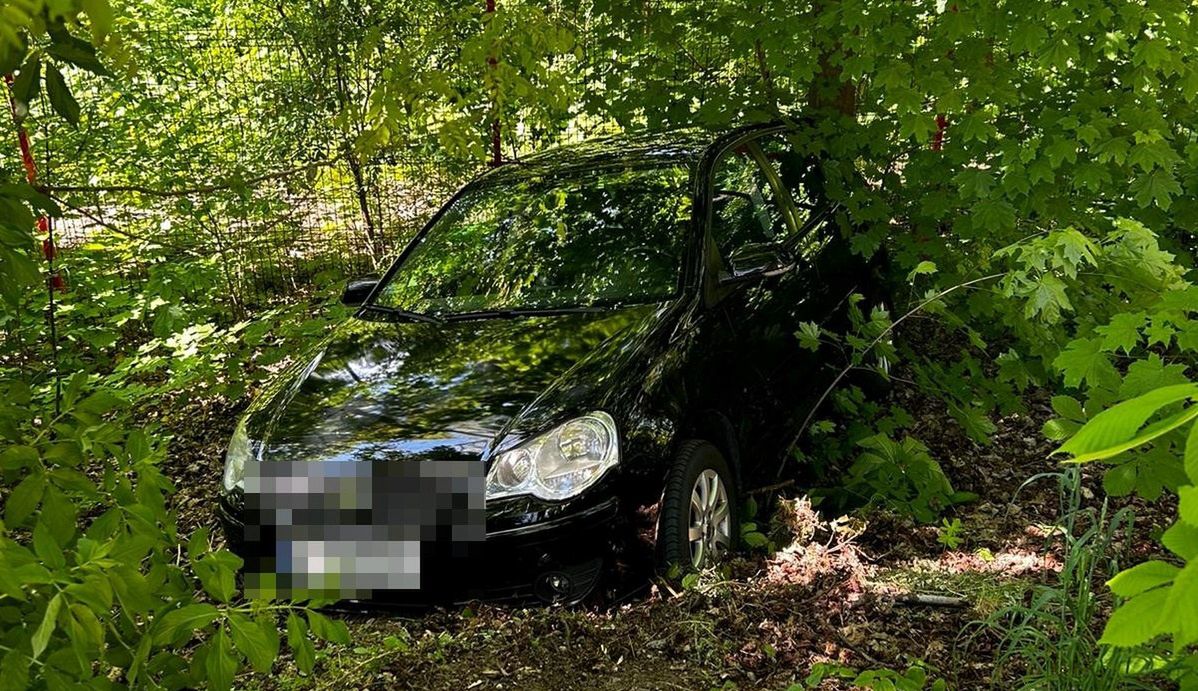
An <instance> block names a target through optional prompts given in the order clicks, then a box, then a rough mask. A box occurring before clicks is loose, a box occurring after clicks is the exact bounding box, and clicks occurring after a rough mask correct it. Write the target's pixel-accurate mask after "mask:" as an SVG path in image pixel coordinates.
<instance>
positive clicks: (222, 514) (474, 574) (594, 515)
mask: <svg viewBox="0 0 1198 691" xmlns="http://www.w3.org/2000/svg"><path fill="white" fill-rule="evenodd" d="M521 500H523V498H521ZM217 516H218V518H219V519H220V522H221V523H222V525H223V526H224V529H225V534H226V536H227V537H228V541H229V545H230V547H231V548H232V549H233V550H234V551H235V552H238V553H242V554H243V556H244V554H245V551H246V549H247V547H250V546H249V545H247V544H246V543H245V540H244V535H245V526H244V524H243V522H242V518H241V517H242V509H241V506H240V498H239V497H238V496H237V495H231V496H230V495H223V496H221V498H220V501H219V504H218V507H217ZM622 523H623V522H622V521H621V520H620V502H619V500H618V498H617V497H616V496H614V495H608V496H603V495H600V496H598V497H596V498H593V499H587V500H585V501H582V502H578V501H573V502H566V503H564V504H557V505H549V504H541V503H539V502H536V501H535V500H533V503H532V504H531V505H529V504H525V503H521V502H520V501H517V502H513V501H501V502H498V503H497V504H496V507H495V509H492V508H491V507H488V516H487V532H486V539H485V541H483V542H482V543H479V544H478V545H477V547H476V548H475V549H473V550H471V551H470V552H469V553H468V554H463V553H461V552H460V550H454V551H452V552H451V551H450V550H449V549H448V546H444V545H436V544H432V545H422V552H421V555H422V562H423V563H422V565H421V571H422V579H421V584H420V588H419V589H413V590H392V591H384V592H376V593H374V594H373V595H372V596H371V598H370V601H371V602H377V603H396V604H418V603H419V604H437V603H450V602H464V601H469V600H480V599H481V600H492V601H493V600H511V601H529V600H539V601H542V602H547V603H563V604H570V603H575V602H578V601H581V600H583V599H584V598H586V597H587V596H588V595H590V594H591V593H592V592H594V591H595V589H596V588H597V587H598V586H599V584H600V581H601V580H602V576H603V574H604V571H605V567H606V565H607V563H608V561H609V559H610V557H611V556H612V554H613V551H614V550H615V549H616V548H617V543H618V542H619V541H620V540H621V539H622V538H621V535H622V531H621V530H620V526H621V525H622ZM442 548H444V549H442ZM426 565H427V567H428V568H427V576H426V569H425V566H426Z"/></svg>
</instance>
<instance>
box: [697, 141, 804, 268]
mask: <svg viewBox="0 0 1198 691" xmlns="http://www.w3.org/2000/svg"><path fill="white" fill-rule="evenodd" d="M755 154H760V150H759V149H756V144H754V143H751V142H750V143H747V144H741V145H739V146H736V147H734V148H732V149H730V150H729V151H728V152H727V153H725V154H724V156H723V157H722V158H721V159H720V160H719V162H717V163H716V168H715V175H714V176H713V182H712V209H711V235H712V239H713V240H715V244H716V247H717V248H719V251H720V255H721V256H722V257H723V258H724V260H725V261H726V262H728V263H729V264H731V265H732V268H734V269H735V268H736V259H735V258H736V255H737V254H738V253H739V252H741V251H744V250H746V249H751V248H753V247H761V246H768V245H775V244H777V243H780V242H782V241H783V240H785V239H786V236H787V235H789V234H790V228H789V227H788V226H787V219H786V215H785V213H784V211H783V208H782V205H781V204H780V203H779V200H778V198H777V195H776V194H775V192H774V188H773V187H772V186H771V185H770V182H769V179H768V178H767V177H766V176H765V174H764V173H763V172H762V170H761V167H760V166H759V165H758V164H757V160H756V158H755Z"/></svg>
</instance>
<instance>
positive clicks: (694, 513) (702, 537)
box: [687, 468, 732, 568]
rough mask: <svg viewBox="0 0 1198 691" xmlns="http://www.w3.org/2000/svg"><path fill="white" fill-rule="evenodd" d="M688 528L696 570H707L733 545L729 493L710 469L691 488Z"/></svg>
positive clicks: (700, 475) (693, 563) (701, 474)
mask: <svg viewBox="0 0 1198 691" xmlns="http://www.w3.org/2000/svg"><path fill="white" fill-rule="evenodd" d="M689 526H690V527H689V529H688V530H687V539H688V540H689V541H690V546H691V564H692V565H694V566H695V567H696V568H701V567H703V566H707V565H708V564H709V563H710V562H711V561H712V560H714V559H719V558H720V557H722V556H724V554H726V553H727V552H728V548H729V547H730V546H731V544H732V516H731V512H730V504H729V502H728V490H727V488H726V487H725V486H724V481H723V480H722V479H721V478H720V474H719V473H717V472H716V471H715V470H712V469H711V468H708V469H706V470H704V471H703V472H702V473H700V474H699V477H697V478H695V485H694V487H692V488H691V502H690V521H689Z"/></svg>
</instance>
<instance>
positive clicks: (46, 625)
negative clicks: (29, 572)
mask: <svg viewBox="0 0 1198 691" xmlns="http://www.w3.org/2000/svg"><path fill="white" fill-rule="evenodd" d="M60 609H62V593H57V594H56V595H55V596H54V597H52V598H50V603H49V604H48V605H46V612H45V614H43V615H42V623H41V624H39V625H38V627H37V631H34V632H33V638H32V639H30V642H29V643H30V645H31V646H32V647H33V659H35V660H36V659H37V658H38V656H39V655H41V654H42V652H43V651H45V650H46V646H47V645H48V644H49V643H50V636H52V635H53V634H54V627H55V625H56V623H57V621H58V610H60Z"/></svg>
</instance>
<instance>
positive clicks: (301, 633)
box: [287, 612, 316, 674]
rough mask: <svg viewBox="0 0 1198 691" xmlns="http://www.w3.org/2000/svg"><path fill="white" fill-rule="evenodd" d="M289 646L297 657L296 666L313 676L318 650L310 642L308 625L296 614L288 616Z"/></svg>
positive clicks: (292, 613)
mask: <svg viewBox="0 0 1198 691" xmlns="http://www.w3.org/2000/svg"><path fill="white" fill-rule="evenodd" d="M287 646H288V647H290V648H291V654H292V655H293V656H294V657H295V666H296V667H298V668H299V670H300V671H301V672H303V673H304V674H311V673H312V668H313V667H315V666H316V648H315V646H313V645H312V641H310V640H308V625H307V624H306V623H304V620H303V619H301V618H300V617H299V616H298V615H296V613H295V612H291V613H289V614H288V615H287Z"/></svg>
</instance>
